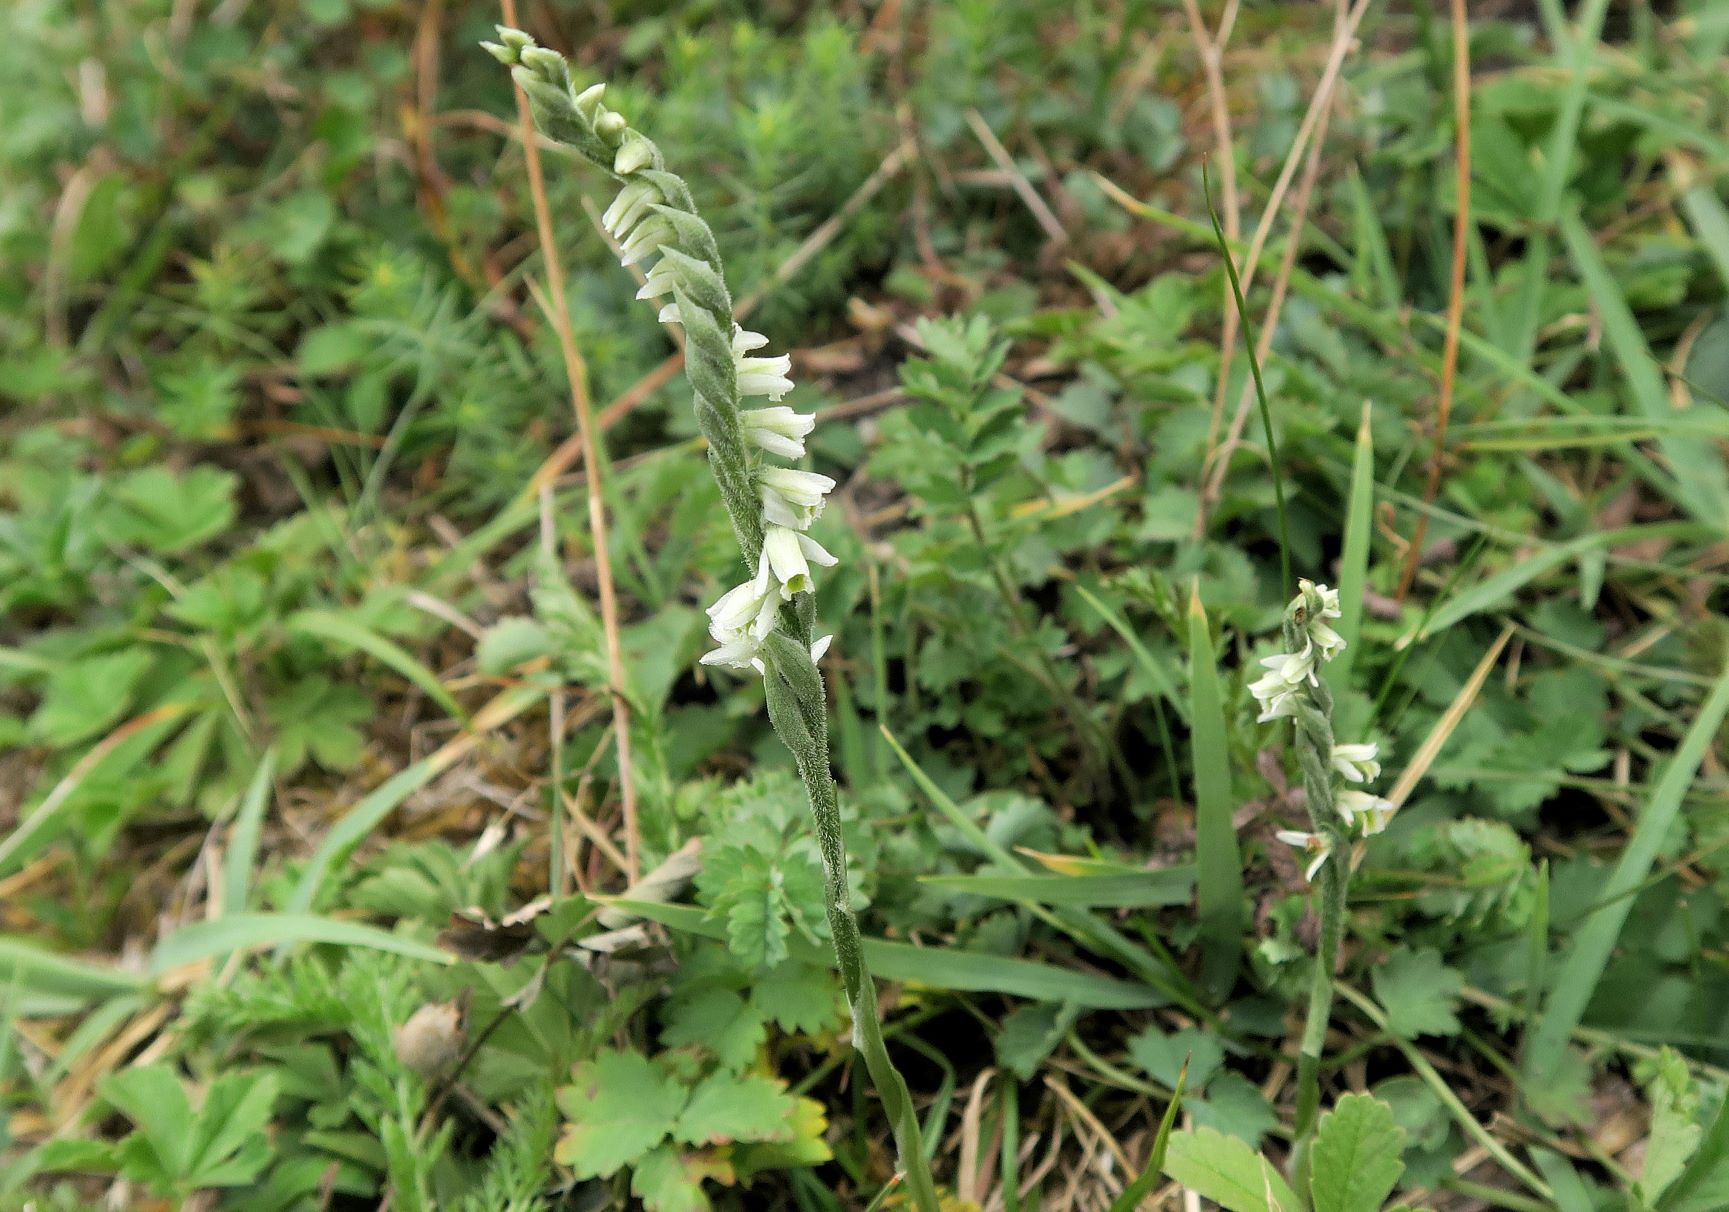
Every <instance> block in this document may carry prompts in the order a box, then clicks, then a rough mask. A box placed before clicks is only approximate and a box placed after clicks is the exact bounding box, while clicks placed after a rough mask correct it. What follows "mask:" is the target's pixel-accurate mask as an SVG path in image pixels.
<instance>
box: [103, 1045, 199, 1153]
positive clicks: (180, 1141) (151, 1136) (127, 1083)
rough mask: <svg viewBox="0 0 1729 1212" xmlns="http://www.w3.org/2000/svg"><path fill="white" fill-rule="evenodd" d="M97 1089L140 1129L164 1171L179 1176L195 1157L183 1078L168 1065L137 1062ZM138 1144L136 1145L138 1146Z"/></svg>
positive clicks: (143, 1142) (139, 1134)
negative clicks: (193, 1156) (181, 1079)
mask: <svg viewBox="0 0 1729 1212" xmlns="http://www.w3.org/2000/svg"><path fill="white" fill-rule="evenodd" d="M97 1090H98V1092H100V1093H101V1095H102V1097H103V1098H105V1099H107V1100H108V1101H109V1102H110V1103H111V1104H113V1106H114V1108H115V1109H116V1110H118V1111H119V1112H120V1113H121V1114H122V1115H124V1116H125V1117H126V1118H127V1119H129V1120H131V1121H132V1122H133V1124H134V1125H136V1127H137V1128H138V1132H137V1136H136V1139H137V1140H138V1142H139V1146H142V1147H143V1148H145V1149H147V1150H148V1152H149V1154H150V1155H152V1156H153V1157H154V1158H155V1160H156V1164H157V1165H158V1166H159V1167H160V1169H161V1173H162V1174H163V1175H164V1176H165V1177H168V1178H178V1177H180V1176H181V1175H184V1174H186V1173H187V1170H188V1166H189V1163H190V1162H191V1159H192V1146H193V1139H192V1103H191V1101H190V1100H189V1099H188V1098H187V1097H186V1090H185V1088H184V1087H183V1086H181V1084H180V1078H179V1077H178V1076H176V1074H175V1072H174V1070H173V1069H171V1068H170V1067H169V1066H167V1065H138V1066H135V1067H133V1068H131V1069H122V1070H121V1071H120V1072H118V1073H112V1074H109V1075H108V1076H107V1077H105V1078H103V1079H102V1081H101V1083H100V1084H99V1085H98V1086H97ZM139 1146H134V1148H135V1149H136V1148H137V1147H139Z"/></svg>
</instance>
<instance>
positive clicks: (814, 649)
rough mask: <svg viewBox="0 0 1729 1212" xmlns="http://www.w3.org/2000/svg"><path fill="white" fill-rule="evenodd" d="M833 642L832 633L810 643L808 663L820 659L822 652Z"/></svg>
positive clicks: (814, 662) (813, 662)
mask: <svg viewBox="0 0 1729 1212" xmlns="http://www.w3.org/2000/svg"><path fill="white" fill-rule="evenodd" d="M833 642H834V637H833V636H832V635H825V636H823V637H822V638H820V639H819V640H817V642H816V643H814V644H812V645H811V646H810V663H811V664H813V665H814V664H816V663H817V662H818V661H820V660H822V658H823V654H824V653H826V652H827V651H828V646H829V645H830V644H832V643H833Z"/></svg>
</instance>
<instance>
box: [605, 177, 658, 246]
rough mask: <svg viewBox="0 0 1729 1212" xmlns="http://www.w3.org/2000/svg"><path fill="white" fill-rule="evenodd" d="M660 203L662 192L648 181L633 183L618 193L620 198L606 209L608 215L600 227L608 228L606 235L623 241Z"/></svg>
mask: <svg viewBox="0 0 1729 1212" xmlns="http://www.w3.org/2000/svg"><path fill="white" fill-rule="evenodd" d="M659 201H660V190H658V189H656V188H655V187H654V186H653V185H652V184H650V183H649V182H647V181H640V180H639V181H632V182H631V183H630V184H629V185H626V186H625V187H624V188H623V189H621V190H619V191H618V197H616V198H614V199H613V200H612V205H611V206H609V207H607V208H606V213H605V214H603V215H602V216H601V217H600V225H601V226H602V227H604V228H606V234H607V235H609V236H611V237H612V238H613V239H614V240H619V241H622V240H623V239H624V238H625V237H626V236H627V235H629V234H630V230H631V228H633V227H635V226H636V224H637V221H638V220H640V219H641V218H642V217H643V216H644V215H646V214H647V213H648V208H649V207H650V206H653V205H654V204H655V203H657V202H659Z"/></svg>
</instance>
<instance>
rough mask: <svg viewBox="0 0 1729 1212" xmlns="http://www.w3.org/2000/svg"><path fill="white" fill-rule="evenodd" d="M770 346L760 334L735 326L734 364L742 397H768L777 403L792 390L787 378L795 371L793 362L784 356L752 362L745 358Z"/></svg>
mask: <svg viewBox="0 0 1729 1212" xmlns="http://www.w3.org/2000/svg"><path fill="white" fill-rule="evenodd" d="M767 344H768V338H767V337H765V336H763V335H762V334H761V333H760V332H751V331H750V330H749V329H745V328H740V327H739V326H738V325H736V324H734V325H733V326H732V364H733V367H734V368H735V369H736V370H737V372H738V394H739V395H741V396H767V397H768V398H769V399H771V400H778V399H780V398H781V397H782V396H784V395H785V394H786V393H787V392H789V391H791V390H792V380H791V379H789V378H788V377H787V375H788V373H789V372H790V371H791V370H792V358H790V357H789V356H787V355H786V354H781V355H780V356H779V357H778V358H751V357H747V356H746V355H747V354H749V353H750V351H751V350H753V349H761V348H762V347H763V346H764V345H767Z"/></svg>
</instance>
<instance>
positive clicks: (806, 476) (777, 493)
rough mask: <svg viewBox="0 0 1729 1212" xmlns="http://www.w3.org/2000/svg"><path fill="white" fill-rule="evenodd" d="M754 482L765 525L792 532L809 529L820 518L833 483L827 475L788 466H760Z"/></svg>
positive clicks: (832, 488)
mask: <svg viewBox="0 0 1729 1212" xmlns="http://www.w3.org/2000/svg"><path fill="white" fill-rule="evenodd" d="M756 482H757V486H758V488H760V489H761V490H762V512H763V517H764V518H765V519H767V521H768V523H769V525H771V526H787V527H790V528H792V529H793V530H809V529H810V524H811V523H812V522H813V521H815V520H816V519H817V518H819V517H821V516H822V511H823V506H824V505H825V504H826V503H827V502H826V500H825V498H826V497H827V496H828V494H829V493H830V492H832V491H833V490H834V481H833V480H831V479H829V478H828V477H827V476H825V475H819V474H817V473H816V472H814V471H795V470H794V469H792V468H790V467H760V468H758V469H757V473H756Z"/></svg>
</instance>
